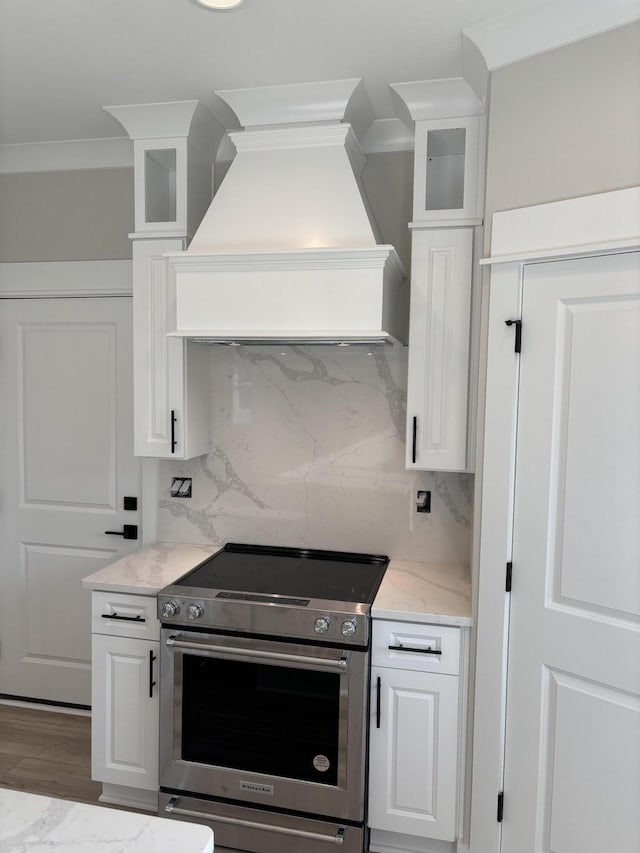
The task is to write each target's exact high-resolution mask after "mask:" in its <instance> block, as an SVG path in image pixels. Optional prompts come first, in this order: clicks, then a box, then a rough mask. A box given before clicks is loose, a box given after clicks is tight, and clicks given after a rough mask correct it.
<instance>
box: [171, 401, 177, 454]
mask: <svg viewBox="0 0 640 853" xmlns="http://www.w3.org/2000/svg"><path fill="white" fill-rule="evenodd" d="M177 420H178V419H177V417H176V410H175V409H171V452H172V453H175V452H176V445H177V443H178V442H177V441H176V421H177Z"/></svg>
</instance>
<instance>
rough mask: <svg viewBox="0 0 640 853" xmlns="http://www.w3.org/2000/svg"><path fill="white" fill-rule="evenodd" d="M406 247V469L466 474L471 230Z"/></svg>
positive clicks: (433, 233) (448, 231)
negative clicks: (408, 309) (408, 288)
mask: <svg viewBox="0 0 640 853" xmlns="http://www.w3.org/2000/svg"><path fill="white" fill-rule="evenodd" d="M412 240H413V249H412V256H411V258H412V259H411V270H412V272H411V324H410V330H409V375H408V386H407V459H406V465H407V468H417V469H421V470H427V471H465V470H467V467H468V464H467V463H468V459H467V408H468V406H467V404H468V392H469V340H470V331H471V280H472V255H473V230H472V229H471V228H442V229H430V230H425V231H417V230H416V231H414V233H413V237H412Z"/></svg>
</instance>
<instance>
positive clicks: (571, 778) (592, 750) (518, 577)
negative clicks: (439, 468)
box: [502, 253, 640, 853]
mask: <svg viewBox="0 0 640 853" xmlns="http://www.w3.org/2000/svg"><path fill="white" fill-rule="evenodd" d="M522 319H523V327H522V330H523V339H522V354H521V364H520V391H519V394H520V399H519V410H518V436H517V456H516V487H515V515H514V539H513V572H514V574H513V591H512V594H511V627H510V638H509V678H508V696H507V739H506V756H505V761H506V763H505V783H504V823H503V836H502V850H503V853H533V851H535V853H538V851H545V853H546V852H547V851H553V853H602V851H603V850H612V851H613V850H615V851H629V853H630V852H631V851H638V850H640V809H639V807H638V804H639V803H640V254H638V253H629V254H621V255H614V256H609V257H596V258H592V259H583V260H571V261H562V262H556V263H548V264H539V265H533V266H529V267H527V268H526V271H525V277H524V288H523V306H522Z"/></svg>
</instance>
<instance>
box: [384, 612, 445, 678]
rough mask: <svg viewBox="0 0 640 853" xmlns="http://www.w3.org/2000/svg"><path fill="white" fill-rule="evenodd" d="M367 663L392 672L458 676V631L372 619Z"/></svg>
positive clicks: (443, 626) (437, 626)
mask: <svg viewBox="0 0 640 853" xmlns="http://www.w3.org/2000/svg"><path fill="white" fill-rule="evenodd" d="M401 647H402V648H401ZM371 663H372V664H373V666H385V667H391V668H392V669H410V670H413V671H414V672H439V673H441V674H442V675H458V673H459V671H460V629H459V628H450V627H448V626H445V625H420V624H418V623H416V622H389V621H387V620H386V619H374V620H373V644H372V650H371Z"/></svg>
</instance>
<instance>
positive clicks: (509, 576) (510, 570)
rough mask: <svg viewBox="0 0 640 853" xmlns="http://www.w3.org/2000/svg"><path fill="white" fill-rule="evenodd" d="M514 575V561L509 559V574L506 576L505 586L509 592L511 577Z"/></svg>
mask: <svg viewBox="0 0 640 853" xmlns="http://www.w3.org/2000/svg"><path fill="white" fill-rule="evenodd" d="M512 577H513V563H512V562H511V561H509V562H508V563H507V574H506V577H505V583H504V588H505V589H506V591H507V592H511V578H512Z"/></svg>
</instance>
